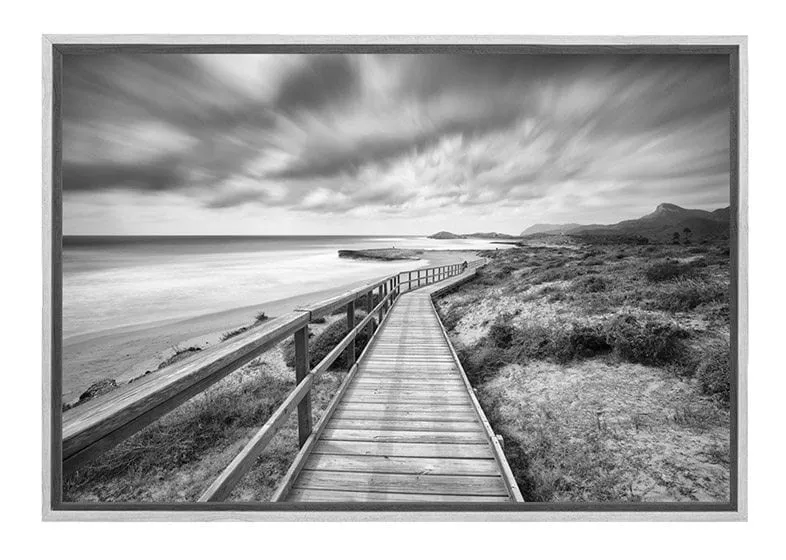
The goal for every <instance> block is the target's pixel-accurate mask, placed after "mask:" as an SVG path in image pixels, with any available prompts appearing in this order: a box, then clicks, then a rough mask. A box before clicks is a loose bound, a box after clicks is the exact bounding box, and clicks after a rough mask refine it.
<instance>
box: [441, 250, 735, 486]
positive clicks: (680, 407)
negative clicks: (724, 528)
mask: <svg viewBox="0 0 786 560" xmlns="http://www.w3.org/2000/svg"><path fill="white" fill-rule="evenodd" d="M592 240H593V238H592V237H587V236H582V237H572V236H562V237H561V244H555V243H554V240H553V239H551V240H550V242H549V244H548V245H543V244H539V243H538V241H537V240H532V241H530V242H529V243H522V244H520V246H517V247H515V248H512V249H509V250H506V251H488V252H485V253H482V255H483V256H486V257H488V258H489V259H490V263H489V264H488V265H487V266H486V267H485V268H483V269H482V270H481V271H480V273H479V275H478V276H477V277H476V278H475V279H474V280H472V281H470V282H468V283H466V284H465V285H463V286H461V287H460V288H458V289H457V290H455V291H453V292H452V293H450V294H447V295H444V296H443V297H442V298H440V299H439V300H438V302H437V307H438V310H439V313H440V315H441V317H442V318H443V322H444V323H445V326H446V328H447V329H448V330H449V335H450V337H451V339H452V341H453V343H454V345H455V346H456V349H457V353H458V354H459V357H460V359H461V361H462V364H463V365H464V367H465V369H466V371H467V375H468V376H469V378H470V381H471V382H472V384H473V386H474V387H475V388H476V389H477V392H478V396H479V399H480V401H481V404H482V406H483V408H484V410H485V412H486V414H487V415H488V417H489V420H490V422H491V423H492V426H493V428H494V430H495V432H496V433H498V434H500V435H502V436H503V439H504V447H505V454H506V456H507V458H508V461H509V462H510V464H511V468H512V469H513V471H514V474H515V476H516V479H517V481H518V483H519V485H520V487H521V490H522V492H523V493H524V496H525V498H526V499H528V500H534V501H607V500H623V501H639V500H647V501H659V500H663V501H675V500H677V501H681V500H685V501H691V500H709V501H717V500H727V499H728V482H729V460H730V449H729V400H730V395H731V366H730V360H729V354H730V352H729V327H730V321H729V299H728V296H729V270H730V268H729V264H730V263H729V248H728V244H727V243H725V242H723V241H722V240H716V241H714V242H707V243H704V244H698V245H693V244H690V243H688V244H682V243H681V244H677V245H674V244H671V243H668V244H666V243H664V244H638V243H626V242H624V241H626V240H627V239H626V238H623V237H618V238H617V242H616V243H607V242H605V240H604V242H602V243H597V244H596V243H593V242H592Z"/></svg>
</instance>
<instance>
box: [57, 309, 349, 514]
mask: <svg viewBox="0 0 786 560" xmlns="http://www.w3.org/2000/svg"><path fill="white" fill-rule="evenodd" d="M341 323H342V319H339V318H335V317H331V318H330V319H328V321H327V322H325V323H322V324H316V325H312V326H311V327H310V329H311V330H312V331H313V334H314V336H313V339H312V340H313V341H312V348H315V353H316V352H319V348H321V346H319V345H318V343H319V341H325V340H327V339H328V338H331V337H332V338H334V337H335V336H336V335H335V332H337V331H338V330H340V329H341V328H342V326H341ZM343 323H344V325H346V318H344V319H343ZM326 331H331V332H330V333H329V334H326V335H325V336H322V335H323V334H324V333H325V332H326ZM287 345H288V342H284V343H281V344H279V345H278V346H276V347H275V348H273V349H271V350H270V351H268V352H266V353H265V354H263V355H262V356H260V357H259V358H256V359H255V360H253V361H252V362H251V363H249V364H247V365H246V366H244V367H242V368H240V369H238V370H237V371H235V372H234V373H232V374H230V375H229V376H227V377H226V378H225V379H223V380H222V381H220V382H219V383H217V384H216V385H214V386H212V387H210V388H209V389H207V390H206V391H205V392H203V393H201V394H199V395H197V396H195V397H193V398H192V399H191V400H189V401H188V402H186V403H185V404H183V405H181V406H180V407H178V408H176V409H175V410H173V411H172V412H170V413H169V414H167V415H165V416H163V417H162V418H161V419H159V420H158V421H156V422H154V423H153V424H151V425H150V426H148V427H147V428H145V429H143V430H141V431H140V432H138V433H137V434H135V435H133V436H131V437H130V438H128V439H126V440H125V441H123V442H122V443H121V444H119V445H118V446H117V447H115V448H113V449H110V450H108V451H106V452H105V453H103V454H102V455H100V456H98V457H96V458H95V459H93V460H92V461H90V462H88V463H86V464H85V465H83V466H82V467H80V468H79V469H77V470H76V471H75V472H74V473H72V474H71V475H69V476H67V477H66V478H65V480H64V484H63V495H64V500H65V501H78V502H90V501H100V502H128V501H133V502H181V501H191V502H193V501H195V500H196V499H198V498H199V496H200V495H201V494H202V492H204V490H205V489H206V488H207V486H208V485H209V484H210V483H211V482H212V481H213V480H214V479H215V478H216V477H217V476H218V475H219V474H220V473H221V471H222V470H223V469H224V468H225V467H226V466H227V465H228V464H229V462H230V461H231V460H232V459H233V458H234V457H235V455H237V453H238V452H239V451H240V449H241V448H242V447H243V446H244V445H245V444H246V442H247V441H248V440H249V439H250V438H251V436H252V435H253V434H254V433H255V432H256V430H258V429H259V427H260V426H262V425H263V424H264V423H265V422H266V421H267V419H268V418H269V417H270V416H271V415H272V414H273V412H274V411H275V410H276V408H278V406H279V405H280V404H281V403H282V402H283V401H284V399H286V397H287V396H288V395H289V393H290V392H291V391H292V389H293V388H294V385H295V381H294V380H295V372H294V369H293V367H292V366H288V365H287V364H286V361H287V360H286V356H285V354H287ZM345 374H346V370H345V369H340V368H339V369H331V370H329V371H327V372H325V373H324V374H322V375H321V376H320V377H319V378H318V379H317V380H316V381H315V383H314V386H313V388H312V390H311V395H312V397H311V399H312V408H313V412H314V418H315V421H316V419H317V418H319V416H320V415H321V414H322V412H323V411H324V410H325V408H326V407H327V405H328V403H329V402H330V399H331V398H332V397H333V396H334V395H335V393H336V390H337V389H338V387H339V386H340V384H341V381H342V380H343V378H344V376H345ZM297 439H298V438H297V416H296V415H292V417H291V418H290V419H289V421H288V422H287V423H286V424H285V425H284V427H282V428H281V429H280V430H279V432H278V433H277V434H276V435H275V437H274V438H273V440H272V441H271V442H270V444H268V446H267V447H266V449H265V451H264V452H263V453H262V454H261V455H260V457H259V458H258V459H257V461H256V463H255V465H254V467H253V468H252V470H251V471H250V472H249V473H248V474H247V475H246V476H245V478H244V479H243V481H242V482H241V483H240V484H239V485H238V486H237V487H236V488H235V490H234V491H233V493H232V495H231V497H230V499H232V500H257V501H265V500H269V499H270V497H271V495H272V494H273V492H274V491H275V488H276V485H277V484H278V481H279V480H280V479H281V478H282V477H283V476H284V474H285V473H286V470H287V469H288V468H289V465H290V464H291V463H292V461H293V459H294V457H295V454H296V453H297V450H298V444H297Z"/></svg>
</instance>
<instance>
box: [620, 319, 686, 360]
mask: <svg viewBox="0 0 786 560" xmlns="http://www.w3.org/2000/svg"><path fill="white" fill-rule="evenodd" d="M605 332H606V342H607V343H608V344H609V345H610V346H611V348H612V349H613V350H614V353H615V354H616V355H617V356H619V357H620V358H622V359H624V360H628V361H630V362H635V363H640V364H644V365H665V364H668V363H674V362H679V361H680V360H681V359H682V358H683V357H684V353H685V345H684V342H683V339H685V338H687V336H688V333H687V331H685V330H684V329H682V328H680V327H678V326H677V325H675V324H673V323H664V322H660V321H657V320H654V319H649V320H640V319H639V318H637V317H635V316H634V315H631V314H627V313H623V314H620V315H617V316H616V317H614V319H612V320H611V321H610V322H609V323H608V324H607V325H606V329H605Z"/></svg>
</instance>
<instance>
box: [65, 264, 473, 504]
mask: <svg viewBox="0 0 786 560" xmlns="http://www.w3.org/2000/svg"><path fill="white" fill-rule="evenodd" d="M483 262H484V259H479V260H475V261H471V262H469V263H460V264H458V263H457V264H449V265H443V266H435V267H427V268H420V269H415V270H408V271H404V272H400V273H397V274H394V275H391V276H388V277H385V278H382V279H380V280H376V281H374V282H371V283H368V284H364V285H363V286H360V287H358V288H354V289H352V290H349V291H347V292H345V293H343V294H340V295H337V296H335V297H332V298H329V299H326V300H323V301H319V302H316V303H314V304H312V305H309V306H306V307H303V308H300V309H297V310H295V311H294V312H292V313H288V314H286V315H283V316H281V317H278V318H276V319H273V320H271V321H269V322H267V323H265V324H263V325H262V326H260V327H256V328H253V329H251V330H249V331H247V332H245V333H243V334H241V335H238V336H237V337H234V338H232V339H229V340H227V341H225V342H222V343H220V344H217V345H216V346H214V347H212V348H210V349H206V350H203V351H202V352H200V353H199V354H198V355H197V356H195V357H193V358H191V359H188V360H186V361H184V362H182V363H179V364H173V365H171V366H169V367H166V368H164V369H162V370H161V371H159V372H157V373H156V374H155V375H152V376H149V378H147V379H144V380H141V381H138V382H136V383H134V384H130V385H126V386H125V387H123V388H121V389H119V390H117V391H114V392H112V393H109V394H107V395H104V396H103V397H98V398H96V399H94V400H91V401H89V402H87V403H85V404H84V405H81V406H79V407H76V408H73V409H71V410H69V411H67V412H65V413H64V415H63V435H62V461H63V473H64V474H67V473H70V472H72V471H73V470H75V469H76V468H78V467H79V465H81V464H83V463H85V462H86V461H89V460H90V459H92V458H94V457H96V456H97V455H99V454H101V453H103V452H104V451H106V450H108V449H110V448H112V447H114V446H115V445H117V444H119V443H120V442H122V441H123V440H125V439H127V438H128V437H129V436H131V435H133V434H135V433H136V432H138V431H139V430H141V429H142V428H144V427H145V426H148V425H149V424H151V423H152V422H154V421H156V420H157V419H158V418H160V417H161V416H163V415H164V414H166V413H168V412H170V411H172V410H173V409H175V408H176V407H178V406H179V405H181V404H183V403H184V402H186V401H187V400H189V399H190V398H192V397H194V396H195V395H197V394H199V393H201V392H202V391H204V390H205V389H207V388H208V387H210V386H212V385H214V384H215V383H217V382H218V381H220V380H221V379H223V378H224V377H226V376H227V375H228V374H230V373H232V372H233V371H235V370H237V369H238V368H240V367H242V366H244V365H245V364H247V363H249V362H250V361H251V360H253V359H254V358H256V357H257V356H259V355H260V354H262V353H264V352H266V351H268V350H270V349H271V348H273V347H274V346H275V345H277V344H279V343H280V342H282V341H283V340H286V339H287V338H288V337H290V336H294V342H295V381H296V386H295V388H294V389H293V390H292V391H291V392H290V394H289V396H288V397H287V398H286V399H285V400H284V402H283V403H281V405H280V406H279V407H278V409H276V411H275V412H274V413H273V414H272V415H271V416H270V418H269V419H268V421H267V422H266V423H265V425H264V426H262V428H261V429H260V430H259V431H258V432H257V433H256V434H254V436H253V437H252V438H251V440H250V441H249V442H248V444H246V446H245V447H244V448H243V449H242V451H241V452H240V453H239V454H238V455H237V456H236V457H235V458H234V459H233V460H232V462H231V463H230V464H229V465H228V466H227V467H226V469H224V471H223V472H222V473H221V475H220V476H219V477H218V478H217V479H216V480H215V481H214V482H213V483H212V484H211V485H210V487H209V488H208V489H207V490H206V491H205V492H204V494H203V495H202V496H201V497H200V499H199V500H200V501H221V500H224V499H226V498H227V497H228V496H229V494H230V492H231V491H232V489H233V488H234V486H235V485H236V484H237V483H238V482H239V481H240V479H241V478H242V477H243V476H244V475H245V474H246V473H247V472H248V470H249V469H250V468H251V467H252V466H253V464H254V461H255V460H256V458H257V457H258V456H259V455H260V454H261V453H262V451H263V450H264V448H265V446H266V445H267V444H268V443H269V442H270V440H271V439H272V438H273V436H274V435H275V434H276V432H277V431H278V430H279V429H280V428H281V426H283V425H284V423H285V422H286V421H287V419H288V418H289V416H290V415H291V414H292V413H293V412H294V411H295V409H297V417H298V439H299V443H300V447H301V453H304V452H306V450H307V449H308V448H309V447H310V442H311V440H312V439H313V432H314V427H313V426H312V412H311V394H310V390H311V387H312V386H313V384H314V381H315V380H316V379H317V377H319V375H320V374H322V373H324V372H325V371H326V370H327V369H328V368H329V367H330V366H331V364H333V362H334V361H335V360H336V359H337V358H338V357H339V356H340V355H341V354H342V353H343V352H346V353H347V358H348V359H347V363H348V364H352V366H351V367H356V365H355V364H356V362H357V360H356V356H355V338H356V337H357V335H358V333H360V332H362V331H363V329H368V330H369V332H370V333H372V332H373V329H374V328H375V323H374V321H373V319H374V317H377V318H378V324H377V326H376V329H377V330H378V329H379V326H381V324H382V322H383V321H384V320H385V318H386V317H387V313H388V311H389V310H390V308H391V307H392V305H393V303H394V301H395V299H396V298H397V297H398V296H399V295H400V294H401V293H402V290H403V291H408V290H414V289H417V288H419V287H421V286H426V285H429V284H433V283H435V282H440V281H442V280H444V279H446V278H450V277H452V276H456V275H458V274H461V273H463V272H464V270H466V269H467V268H471V267H476V266H478V265H480V264H481V263H483ZM375 292H376V296H377V297H376V305H375V304H374V302H375V297H374V296H375ZM342 306H343V307H346V317H347V334H346V336H345V337H344V338H343V339H342V340H341V342H339V343H338V344H337V345H336V346H335V347H334V348H333V349H332V350H331V351H330V352H329V353H328V354H327V355H326V356H325V357H324V358H323V359H322V361H321V362H319V364H317V366H316V367H314V368H313V369H309V347H308V346H309V345H308V325H309V323H310V322H312V321H314V320H316V319H319V318H320V317H324V316H326V315H330V314H332V313H333V312H335V311H336V310H338V309H339V308H341V307H342ZM358 306H360V307H365V309H366V311H367V315H366V316H365V317H364V318H363V319H362V320H361V321H359V322H358V323H357V324H356V323H355V309H356V308H357V307H358ZM343 389H344V387H343V386H342V387H340V388H339V390H338V394H337V395H336V396H335V397H334V401H337V400H338V398H339V397H340V395H341V393H342V392H343ZM325 416H327V415H323V418H324V417H325Z"/></svg>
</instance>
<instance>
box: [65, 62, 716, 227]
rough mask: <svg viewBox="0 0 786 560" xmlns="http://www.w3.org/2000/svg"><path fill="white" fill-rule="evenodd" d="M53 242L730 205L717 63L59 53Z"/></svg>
mask: <svg viewBox="0 0 786 560" xmlns="http://www.w3.org/2000/svg"><path fill="white" fill-rule="evenodd" d="M63 85H64V87H63V153H64V155H63V159H64V163H63V165H64V169H63V179H64V183H63V189H64V216H65V217H64V221H65V223H64V227H65V232H66V233H67V234H260V235H276V234H391V233H400V234H428V233H432V232H434V231H438V230H443V229H445V230H451V231H460V232H469V231H502V232H507V233H518V232H520V231H521V230H522V229H524V228H525V227H527V226H529V225H531V224H533V223H538V222H549V223H551V222H580V223H612V222H616V221H619V220H622V219H627V218H633V217H638V216H640V215H642V214H645V213H647V212H650V211H652V210H653V209H654V207H655V206H656V205H657V204H658V203H660V202H672V203H675V204H679V205H681V206H686V207H691V208H706V209H715V208H718V207H721V206H726V205H728V203H729V83H728V66H727V61H726V58H725V57H717V58H716V57H699V56H690V55H685V56H656V57H638V56H618V57H616V56H583V55H572V56H570V55H565V56H553V55H552V56H527V55H464V56H455V55H442V54H434V55H289V54H285V55H282V54H272V55H247V54H224V55H161V54H151V55H67V56H65V57H64V73H63Z"/></svg>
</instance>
